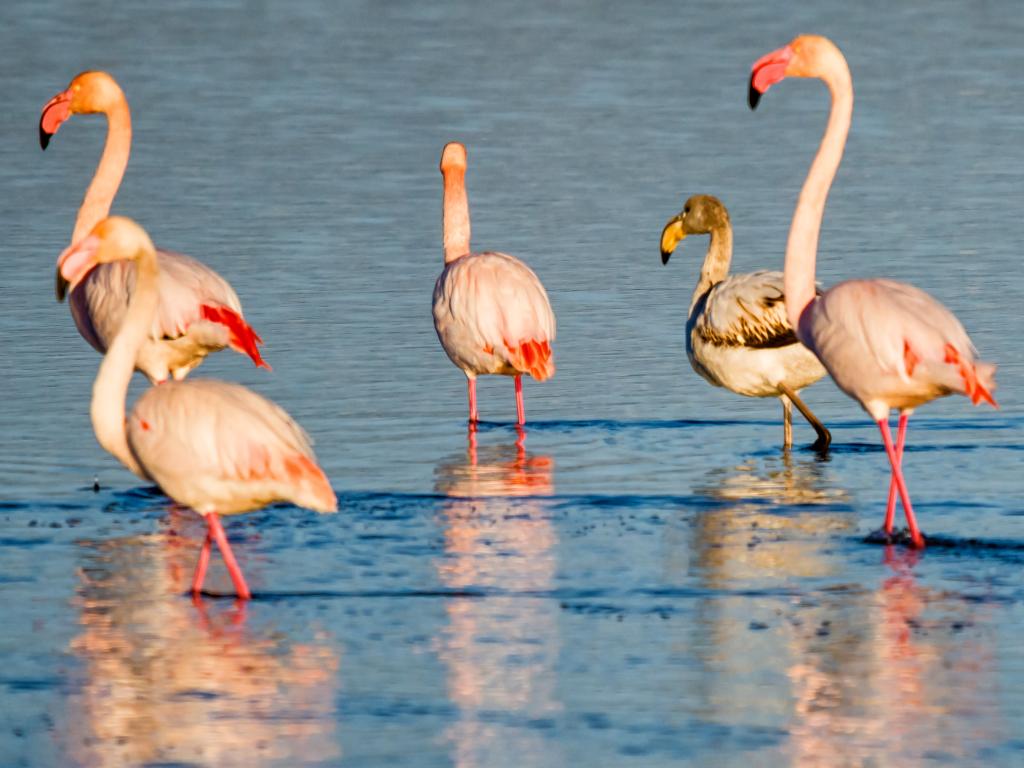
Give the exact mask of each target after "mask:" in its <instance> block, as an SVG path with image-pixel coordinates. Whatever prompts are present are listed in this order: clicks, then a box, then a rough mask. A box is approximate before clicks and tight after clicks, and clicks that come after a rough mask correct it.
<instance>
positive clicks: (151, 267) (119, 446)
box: [90, 250, 159, 480]
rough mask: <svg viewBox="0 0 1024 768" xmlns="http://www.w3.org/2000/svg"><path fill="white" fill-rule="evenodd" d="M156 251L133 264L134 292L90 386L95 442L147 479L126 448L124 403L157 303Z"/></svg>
mask: <svg viewBox="0 0 1024 768" xmlns="http://www.w3.org/2000/svg"><path fill="white" fill-rule="evenodd" d="M158 275H159V269H158V267H157V262H156V252H155V251H151V250H149V251H147V250H143V251H142V252H141V253H140V254H139V256H138V260H137V261H136V270H135V290H134V292H133V293H132V297H131V301H130V302H129V304H128V311H127V312H126V313H125V316H124V320H123V321H122V324H121V330H119V331H118V332H117V335H116V336H115V337H114V341H113V343H111V345H110V347H109V349H107V354H106V355H104V357H103V363H102V364H101V365H100V370H99V373H98V374H97V375H96V381H95V383H94V384H93V387H92V406H91V408H90V415H91V416H92V427H93V431H94V432H95V433H96V440H97V441H99V444H100V445H101V446H103V448H104V449H105V450H107V451H108V452H110V453H111V454H113V455H114V456H115V457H116V458H117V459H118V460H119V461H120V462H121V463H122V464H124V465H125V466H126V467H128V469H130V470H131V471H132V472H134V473H135V474H136V475H138V476H139V477H141V478H144V479H146V480H148V479H150V478H149V476H148V475H146V472H145V470H143V469H142V467H141V466H140V465H139V463H138V461H136V460H135V456H134V455H133V454H132V452H131V449H130V448H129V447H128V434H127V430H126V424H125V400H126V399H127V397H128V384H129V383H130V382H131V379H132V373H133V372H134V370H135V358H136V357H137V356H138V354H139V349H140V348H141V347H142V345H143V343H144V342H145V341H146V338H147V337H148V336H149V329H150V326H152V324H153V316H154V315H155V314H156V310H157V303H158V296H159V294H158V289H157V277H158Z"/></svg>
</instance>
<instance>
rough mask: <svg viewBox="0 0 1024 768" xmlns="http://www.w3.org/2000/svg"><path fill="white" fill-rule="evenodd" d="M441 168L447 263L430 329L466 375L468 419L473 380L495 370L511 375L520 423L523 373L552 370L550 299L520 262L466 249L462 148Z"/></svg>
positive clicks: (472, 416)
mask: <svg viewBox="0 0 1024 768" xmlns="http://www.w3.org/2000/svg"><path fill="white" fill-rule="evenodd" d="M441 173H442V174H443V176H444V211H443V229H444V258H445V267H444V270H443V271H442V272H441V275H440V277H438V278H437V283H436V284H435V285H434V305H433V306H434V329H435V330H436V331H437V337H438V339H440V341H441V346H442V347H444V351H445V352H446V353H447V355H448V357H449V359H451V361H452V362H453V363H455V365H456V366H458V367H459V368H460V369H462V371H463V373H465V374H466V378H467V380H468V389H469V420H470V422H476V421H477V419H478V413H477V407H476V377H477V376H480V375H484V374H499V375H504V376H513V377H515V390H516V411H517V420H518V423H519V424H523V423H525V421H526V416H525V411H524V408H523V401H522V379H521V377H522V374H524V373H528V374H530V376H532V377H533V378H534V379H536V380H537V381H544V380H546V379H549V378H551V377H552V376H553V375H554V373H555V361H554V354H553V351H552V349H551V343H552V342H553V341H554V340H555V316H554V313H553V312H552V311H551V303H550V302H549V301H548V295H547V293H546V292H545V290H544V286H543V284H542V283H541V281H540V279H539V278H538V277H537V275H536V274H534V272H533V270H531V269H530V268H529V267H528V266H526V264H524V263H523V262H522V261H520V260H519V259H517V258H515V257H514V256H509V255H508V254H507V253H499V252H496V251H487V252H483V253H472V252H471V251H470V223H469V201H468V198H467V196H466V185H465V173H466V148H465V147H464V146H462V145H461V144H458V143H451V144H448V145H446V146H445V148H444V152H443V153H442V155H441Z"/></svg>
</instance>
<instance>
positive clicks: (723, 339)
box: [694, 271, 799, 349]
mask: <svg viewBox="0 0 1024 768" xmlns="http://www.w3.org/2000/svg"><path fill="white" fill-rule="evenodd" d="M694 330H695V332H696V333H697V334H699V336H700V337H701V338H702V339H703V340H704V341H706V342H708V343H709V344H712V345H715V346H723V347H748V348H753V349H764V348H771V347H785V346H789V345H790V344H798V343H799V341H798V340H797V338H796V334H795V333H794V332H793V328H792V326H790V324H789V320H787V319H786V302H785V294H784V292H783V280H782V273H781V272H769V271H759V272H751V273H749V274H740V275H730V276H729V277H727V278H725V280H723V281H722V282H720V283H716V284H715V285H714V286H712V287H711V289H710V290H709V291H708V293H707V296H706V299H705V301H704V311H703V312H700V313H699V316H698V317H697V319H696V322H695V323H694Z"/></svg>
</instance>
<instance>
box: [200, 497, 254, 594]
mask: <svg viewBox="0 0 1024 768" xmlns="http://www.w3.org/2000/svg"><path fill="white" fill-rule="evenodd" d="M206 522H207V524H208V525H209V526H210V533H211V534H212V535H213V538H214V540H216V542H217V546H218V547H220V553H221V556H222V557H223V558H224V565H226V566H227V567H228V573H230V574H231V580H232V581H233V582H234V583H235V591H236V592H237V593H238V598H239V599H240V600H248V599H250V598H251V597H252V592H250V591H249V585H248V584H246V583H245V577H244V576H243V575H242V569H241V568H239V567H238V561H237V560H235V553H234V552H232V551H231V545H230V544H228V537H227V534H225V533H224V527H223V526H222V525H221V524H220V518H219V517H217V513H216V512H211V513H210V514H208V515H207V516H206Z"/></svg>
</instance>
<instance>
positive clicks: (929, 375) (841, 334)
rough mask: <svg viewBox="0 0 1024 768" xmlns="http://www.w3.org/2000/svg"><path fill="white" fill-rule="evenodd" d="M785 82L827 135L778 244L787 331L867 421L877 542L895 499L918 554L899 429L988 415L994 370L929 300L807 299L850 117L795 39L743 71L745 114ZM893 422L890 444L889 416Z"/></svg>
mask: <svg viewBox="0 0 1024 768" xmlns="http://www.w3.org/2000/svg"><path fill="white" fill-rule="evenodd" d="M786 77H812V78H818V79H820V80H822V81H823V82H824V83H825V84H826V85H827V86H828V89H829V93H830V94H831V98H832V107H831V111H830V113H829V118H828V125H827V126H826V128H825V134H824V136H823V137H822V140H821V144H820V146H819V147H818V153H817V155H815V158H814V162H813V163H812V164H811V168H810V171H809V172H808V174H807V179H806V180H805V181H804V185H803V188H802V189H801V190H800V197H799V199H798V200H797V204H796V211H795V212H794V214H793V222H792V224H791V226H790V230H789V240H788V241H787V243H786V263H785V291H786V310H787V312H788V314H789V322H790V324H791V325H792V326H793V327H794V328H795V329H796V334H797V337H798V338H799V339H800V341H802V342H803V343H804V344H805V345H806V346H807V347H808V348H809V349H810V350H811V351H812V352H814V354H816V355H817V356H818V359H819V360H821V362H822V363H823V364H824V366H825V368H826V369H827V370H828V372H829V374H831V376H832V378H833V379H834V380H835V382H836V384H837V385H838V386H839V388H840V389H841V390H843V392H845V393H846V394H847V395H849V396H850V397H852V398H853V399H854V400H856V401H857V402H858V403H860V405H861V407H862V408H863V409H864V410H865V411H867V413H868V414H869V415H870V416H871V418H872V419H874V420H875V422H877V424H878V428H879V430H880V431H881V433H882V442H883V443H884V445H885V451H886V454H887V455H888V457H889V464H890V466H891V468H892V482H891V484H890V490H889V500H888V504H887V507H886V513H885V521H884V523H883V526H882V532H883V534H884V535H885V536H886V537H887V538H888V537H891V535H892V530H893V517H894V514H895V505H896V494H897V493H898V494H899V497H900V501H901V502H902V504H903V510H904V513H905V514H906V518H907V525H908V527H909V529H910V539H911V543H912V544H913V546H915V547H923V546H924V544H925V540H924V536H923V535H922V534H921V531H920V529H919V527H918V525H917V520H916V518H915V515H914V510H913V507H912V506H911V502H910V494H909V493H908V491H907V485H906V481H905V479H904V477H903V470H902V467H901V463H902V458H903V448H904V444H905V439H906V429H907V420H908V418H909V417H910V415H911V414H912V413H913V411H914V409H915V408H917V407H918V406H921V405H923V404H925V403H927V402H929V401H931V400H934V399H935V398H937V397H943V396H945V395H951V394H961V395H965V396H967V397H969V398H970V399H971V402H973V403H974V404H975V405H977V404H978V403H980V402H982V401H985V402H987V403H989V404H991V405H993V406H995V405H996V401H995V399H994V398H993V397H992V391H993V390H994V389H995V370H996V367H995V365H992V364H991V363H983V362H980V361H978V360H977V359H976V352H975V348H974V345H973V344H972V343H971V340H970V338H969V337H968V335H967V332H966V331H965V330H964V327H963V326H962V325H961V324H960V321H959V320H957V318H956V316H955V315H953V313H952V312H950V311H949V310H948V309H947V308H946V307H944V306H943V305H942V304H941V303H939V302H938V301H937V300H936V299H934V298H933V297H931V296H930V295H928V294H927V293H925V292H924V291H922V290H921V289H920V288H916V287H914V286H912V285H907V284H906V283H898V282H896V281H894V280H886V279H870V280H847V281H845V282H842V283H839V284H837V285H834V286H832V288H830V289H829V290H827V291H825V292H824V293H822V294H821V295H816V294H815V283H814V267H815V261H816V259H817V250H818V235H819V232H820V230H821V221H822V218H823V216H824V214H825V201H826V199H827V198H828V192H829V189H830V188H831V186H832V181H833V179H834V178H835V175H836V171H837V170H838V168H839V163H840V161H841V160H842V157H843V149H844V147H845V146H846V137H847V134H848V133H849V130H850V120H851V117H852V115H853V81H852V79H851V77H850V69H849V67H848V66H847V63H846V59H845V57H844V56H843V54H842V52H841V51H840V50H839V48H837V47H836V45H835V44H834V43H833V42H832V41H831V40H829V39H828V38H825V37H821V36H818V35H801V36H799V37H797V38H795V39H794V40H793V41H792V42H790V43H789V44H788V45H785V46H783V47H782V48H779V49H778V50H775V51H772V52H771V53H768V54H765V55H764V56H762V57H761V58H760V59H758V60H757V61H756V62H755V63H754V65H753V67H752V70H751V75H750V87H749V90H748V101H749V103H750V107H751V109H753V108H755V107H756V106H757V103H758V101H759V100H760V98H761V95H762V94H763V93H764V92H765V91H767V90H768V89H769V88H770V87H771V86H772V85H774V84H775V83H777V82H779V81H780V80H782V79H783V78H786ZM893 408H895V409H898V410H899V412H900V417H899V428H898V432H897V438H896V444H895V446H894V445H893V440H892V435H891V433H890V430H889V412H890V411H891V410H892V409H893Z"/></svg>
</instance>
